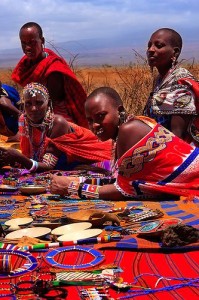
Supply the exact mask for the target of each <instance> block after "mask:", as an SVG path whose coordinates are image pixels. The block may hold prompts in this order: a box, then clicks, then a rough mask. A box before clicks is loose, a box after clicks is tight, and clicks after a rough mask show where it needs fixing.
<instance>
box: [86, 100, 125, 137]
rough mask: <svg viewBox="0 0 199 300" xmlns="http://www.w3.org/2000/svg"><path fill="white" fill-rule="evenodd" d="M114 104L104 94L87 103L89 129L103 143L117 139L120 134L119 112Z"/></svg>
mask: <svg viewBox="0 0 199 300" xmlns="http://www.w3.org/2000/svg"><path fill="white" fill-rule="evenodd" d="M113 103H114V102H113V100H112V99H111V98H110V97H109V96H107V95H104V94H99V95H97V96H95V97H93V98H90V99H88V100H87V101H86V103H85V112H86V118H87V120H88V125H89V128H90V130H91V131H92V132H93V133H94V134H95V135H96V136H97V137H98V138H99V139H100V140H102V141H106V140H108V139H115V138H116V137H117V134H118V125H119V111H118V109H117V107H115V106H114V105H113Z"/></svg>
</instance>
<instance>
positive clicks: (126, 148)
mask: <svg viewBox="0 0 199 300" xmlns="http://www.w3.org/2000/svg"><path fill="white" fill-rule="evenodd" d="M85 110H86V116H87V120H88V123H89V127H90V129H91V130H92V131H93V132H94V133H95V134H96V135H97V137H98V138H99V139H101V140H102V141H106V140H108V139H110V138H111V139H113V140H114V141H115V143H116V147H115V169H116V170H117V172H116V173H115V176H116V182H115V183H114V184H109V185H104V186H97V185H95V186H94V185H89V184H86V183H85V184H83V185H82V184H80V183H79V182H75V183H74V182H73V181H72V182H71V179H70V178H69V177H64V176H60V177H59V176H53V178H52V182H51V192H52V193H55V194H61V195H63V194H67V193H71V192H72V193H73V187H74V186H75V188H76V189H77V190H78V193H79V196H80V197H92V198H100V199H109V200H110V199H111V200H121V199H123V198H124V199H125V198H126V197H132V198H145V197H146V198H148V197H153V198H155V197H159V196H163V197H165V195H166V194H170V195H186V196H187V195H189V194H193V195H199V177H198V170H199V149H198V148H195V147H192V146H191V145H189V144H188V143H186V142H184V141H183V140H181V139H179V138H178V137H177V136H175V135H174V134H173V133H171V132H170V131H169V130H167V129H166V128H164V127H163V126H162V125H160V124H157V123H156V122H155V121H154V120H152V119H150V118H148V117H130V116H129V117H127V115H126V113H125V110H124V107H123V104H122V101H121V99H120V96H119V95H118V93H117V92H116V91H115V90H113V89H111V88H109V87H102V88H98V89H96V90H94V91H93V92H92V93H91V94H90V96H89V97H88V98H87V100H86V103H85ZM75 188H74V190H75ZM74 192H75V191H74ZM76 192H77V191H76Z"/></svg>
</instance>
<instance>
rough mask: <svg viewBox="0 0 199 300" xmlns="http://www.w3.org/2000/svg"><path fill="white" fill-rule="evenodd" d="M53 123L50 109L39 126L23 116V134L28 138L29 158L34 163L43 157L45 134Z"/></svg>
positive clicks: (52, 114)
mask: <svg viewBox="0 0 199 300" xmlns="http://www.w3.org/2000/svg"><path fill="white" fill-rule="evenodd" d="M53 121H54V113H53V112H52V111H51V109H50V107H49V108H48V110H47V112H46V115H45V117H44V119H43V121H42V123H41V124H35V123H33V122H32V121H31V120H29V119H28V118H27V117H25V116H24V132H25V135H26V137H28V138H29V143H30V148H31V157H32V158H33V159H34V160H36V161H41V159H42V157H43V155H44V146H45V138H46V135H47V132H48V131H50V130H51V129H52V127H53ZM37 129H38V130H37Z"/></svg>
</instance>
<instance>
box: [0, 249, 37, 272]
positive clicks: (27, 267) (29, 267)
mask: <svg viewBox="0 0 199 300" xmlns="http://www.w3.org/2000/svg"><path fill="white" fill-rule="evenodd" d="M0 255H1V256H2V257H5V258H6V262H4V266H5V268H6V269H8V268H9V271H10V272H8V273H7V272H6V274H5V273H2V272H1V273H0V278H7V277H15V276H21V275H24V274H26V273H27V272H30V271H33V270H35V269H36V268H37V265H38V263H37V260H36V258H35V257H34V256H32V255H31V254H30V253H27V252H22V251H19V250H9V249H0ZM12 255H15V256H19V257H21V258H24V259H26V260H27V261H28V262H26V263H25V264H24V265H22V266H21V267H19V268H17V269H15V270H12V261H11V258H8V256H9V257H12ZM5 268H4V269H5Z"/></svg>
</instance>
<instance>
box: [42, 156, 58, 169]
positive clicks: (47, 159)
mask: <svg viewBox="0 0 199 300" xmlns="http://www.w3.org/2000/svg"><path fill="white" fill-rule="evenodd" d="M57 161H58V157H56V156H55V155H53V154H52V153H46V154H44V156H43V160H42V162H43V163H44V164H45V165H47V166H49V167H52V168H54V167H55V166H56V163H57Z"/></svg>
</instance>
